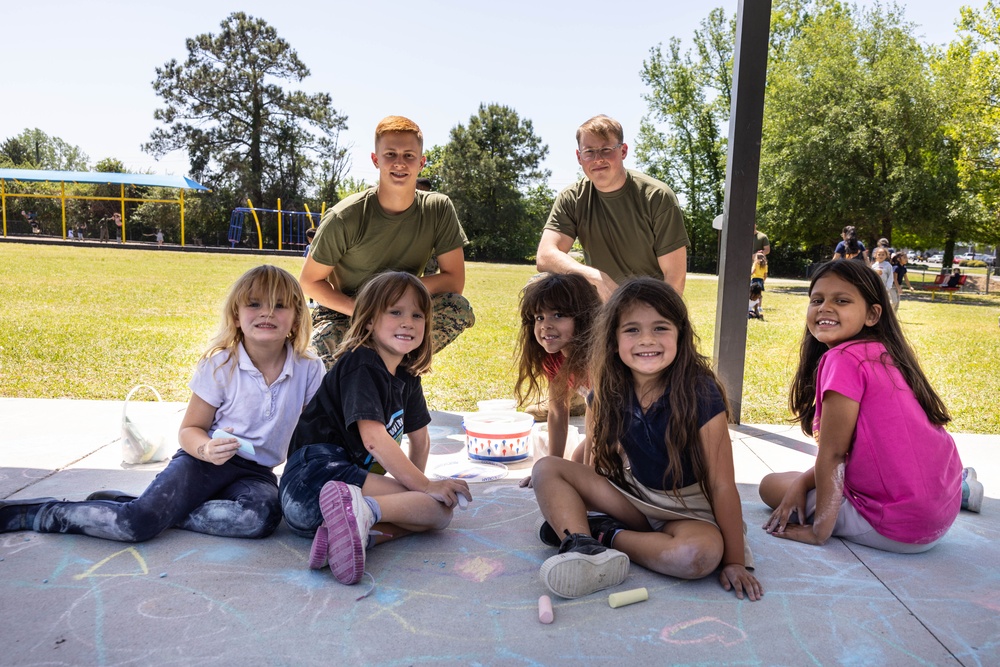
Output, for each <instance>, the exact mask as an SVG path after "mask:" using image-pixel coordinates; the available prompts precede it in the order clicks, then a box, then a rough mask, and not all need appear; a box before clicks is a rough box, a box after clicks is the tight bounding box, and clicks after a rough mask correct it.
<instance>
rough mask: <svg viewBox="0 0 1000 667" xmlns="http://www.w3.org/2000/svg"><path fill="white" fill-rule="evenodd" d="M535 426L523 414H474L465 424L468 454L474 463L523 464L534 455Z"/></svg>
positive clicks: (525, 414) (506, 412)
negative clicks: (532, 447) (532, 444)
mask: <svg viewBox="0 0 1000 667" xmlns="http://www.w3.org/2000/svg"><path fill="white" fill-rule="evenodd" d="M534 423H535V420H534V418H533V417H532V416H531V415H529V414H527V413H524V412H514V411H513V410H510V411H504V412H474V413H472V414H470V415H468V416H467V417H466V418H465V420H464V421H463V423H462V425H463V426H464V427H465V449H466V452H467V453H468V455H469V458H470V459H473V460H475V461H497V462H499V463H510V462H512V461H523V460H524V459H526V458H528V456H529V455H530V454H531V425H532V424H534Z"/></svg>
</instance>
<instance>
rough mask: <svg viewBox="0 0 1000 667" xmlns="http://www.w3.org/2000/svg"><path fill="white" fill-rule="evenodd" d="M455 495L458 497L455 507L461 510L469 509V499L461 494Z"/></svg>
mask: <svg viewBox="0 0 1000 667" xmlns="http://www.w3.org/2000/svg"><path fill="white" fill-rule="evenodd" d="M455 495H456V496H457V497H458V501H457V505H458V506H459V507H460V508H461V509H463V510H465V509H469V499H468V498H466V497H465V496H464V495H463V494H461V493H456V494H455Z"/></svg>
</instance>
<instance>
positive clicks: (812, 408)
mask: <svg viewBox="0 0 1000 667" xmlns="http://www.w3.org/2000/svg"><path fill="white" fill-rule="evenodd" d="M829 274H833V275H835V276H838V277H839V278H842V279H843V280H845V281H847V282H848V283H850V284H852V285H854V286H855V287H857V288H858V292H860V293H861V298H862V299H864V301H865V303H866V304H867V306H868V308H871V307H872V306H874V305H877V306H880V307H881V309H882V315H881V316H880V317H879V319H878V322H876V323H875V324H874V325H872V326H868V325H865V326H864V327H863V328H862V329H861V332H860V333H858V335H857V336H855V338H854V340H856V341H869V340H871V341H877V342H879V343H882V345H884V346H885V350H886V354H885V355H883V357H882V359H881V361H882V363H883V364H885V365H886V366H888V365H893V366H895V367H896V368H898V369H899V372H900V373H901V374H902V375H903V379H904V380H906V384H907V385H909V387H910V389H911V390H912V391H913V394H914V396H916V398H917V402H918V403H920V407H921V408H923V410H924V413H925V414H926V415H927V419H929V420H930V422H931V423H932V424H936V425H938V426H944V425H945V424H947V423H948V422H950V421H951V415H949V414H948V408H946V407H945V405H944V401H942V400H941V397H940V396H938V395H937V393H936V392H935V391H934V388H933V387H931V383H930V382H929V381H928V380H927V376H926V375H924V372H923V371H922V370H920V363H919V362H918V361H917V355H916V354H915V353H914V351H913V348H911V347H910V344H909V343H908V342H906V337H905V336H904V335H903V329H902V327H901V326H900V325H899V320H898V319H897V318H896V312H895V311H894V310H893V309H892V306H891V305H890V304H889V293H888V291H886V289H885V286H884V285H882V282H881V279H880V278H879V276H878V274H877V273H875V272H874V271H872V270H871V269H869V268H868V267H867V266H865V265H864V263H862V262H855V261H852V260H848V259H835V260H833V261H831V262H827V263H826V264H823V265H821V266H820V267H819V268H818V269H816V272H815V273H814V274H813V277H812V280H811V281H810V283H809V294H810V296H811V295H812V291H813V287H814V286H815V285H816V281H817V280H819V279H820V278H822V277H823V276H826V275H829ZM828 349H829V348H828V347H827V346H826V345H825V344H823V343H821V342H819V341H818V340H816V339H815V338H814V337H813V335H812V334H811V333H809V327H808V326H806V330H805V332H804V333H803V334H802V345H801V346H800V349H799V367H798V370H796V371H795V376H794V377H793V378H792V386H791V389H790V390H789V394H788V407H789V409H790V410H791V411H792V415H794V418H793V421H796V422H798V423H799V425H800V426H801V427H802V432H803V433H805V434H806V435H808V436H812V434H813V418H814V417H815V416H816V369H817V367H818V366H819V360H820V357H822V356H823V354H825V353H826V351H827V350H828Z"/></svg>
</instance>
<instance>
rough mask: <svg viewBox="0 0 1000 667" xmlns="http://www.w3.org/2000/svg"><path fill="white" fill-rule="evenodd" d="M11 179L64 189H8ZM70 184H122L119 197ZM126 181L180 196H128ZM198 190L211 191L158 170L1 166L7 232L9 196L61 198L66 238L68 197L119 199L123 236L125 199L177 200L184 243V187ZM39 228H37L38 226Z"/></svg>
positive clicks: (0, 205)
mask: <svg viewBox="0 0 1000 667" xmlns="http://www.w3.org/2000/svg"><path fill="white" fill-rule="evenodd" d="M8 183H59V185H60V189H61V193H60V194H58V195H55V194H38V193H30V192H8V191H7V184H8ZM67 183H69V184H71V185H80V184H87V185H117V186H119V188H120V191H119V196H117V197H97V196H86V195H80V194H66V184H67ZM126 185H139V186H147V187H161V188H175V189H177V190H179V193H178V197H177V199H146V198H133V197H126V196H125V186H126ZM185 190H199V191H203V192H208V191H209V189H208V188H206V187H205V186H204V185H202V184H201V183H198V182H196V181H192V180H191V179H190V178H187V177H186V176H160V175H158V174H122V173H117V172H103V171H52V170H48V169H0V211H2V223H3V235H4V236H7V198H8V197H20V198H29V199H30V198H34V199H58V200H60V201H61V203H62V237H63V238H66V200H67V199H85V200H107V201H116V202H119V203H120V205H121V211H120V213H121V222H122V225H121V239H122V240H123V241H124V239H125V202H139V203H142V202H157V203H164V204H178V205H179V206H180V214H181V225H180V232H181V245H182V246H183V245H184V191H185ZM35 231H36V232H37V229H36V230H35Z"/></svg>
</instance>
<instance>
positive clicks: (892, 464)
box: [760, 260, 982, 553]
mask: <svg viewBox="0 0 1000 667" xmlns="http://www.w3.org/2000/svg"><path fill="white" fill-rule="evenodd" d="M789 406H790V408H791V410H792V413H793V414H794V415H795V418H796V421H798V422H799V423H800V424H801V426H802V430H803V432H804V433H805V434H806V435H812V436H815V438H816V440H817V443H818V445H819V451H818V454H817V457H816V465H815V467H814V468H812V469H811V470H808V471H806V472H804V473H797V472H784V473H772V474H770V475H767V476H766V477H764V479H763V480H761V483H760V496H761V499H762V500H763V501H764V502H765V503H767V505H768V506H770V507H771V508H773V509H774V512H773V513H772V514H771V517H770V518H769V519H768V521H767V523H766V524H765V525H764V529H765V530H766V531H767V532H768V533H771V534H772V535H774V536H776V537H782V538H786V539H792V540H796V541H799V542H806V543H809V544H823V543H825V542H826V541H827V540H828V539H829V538H830V537H831V536H836V537H841V538H844V539H846V540H849V541H851V542H856V543H858V544H863V545H865V546H869V547H874V548H876V549H882V550H885V551H894V552H898V553H917V552H921V551H926V550H928V549H930V548H931V547H932V546H934V545H935V544H936V543H937V542H938V540H940V539H941V538H942V537H943V536H944V534H945V533H946V532H947V531H948V528H949V527H950V526H951V524H952V523H953V522H954V521H955V517H956V516H958V511H959V508H960V507H962V506H964V501H963V470H962V463H961V461H960V460H959V457H958V450H957V449H956V447H955V441H954V440H953V439H952V437H951V436H950V435H949V434H948V432H947V431H945V429H944V425H945V424H947V423H948V422H949V421H950V420H951V417H950V416H949V415H948V410H947V408H946V407H945V406H944V403H943V402H942V401H941V398H940V397H939V396H938V395H937V393H935V391H934V389H933V388H932V387H931V386H930V383H929V382H928V380H927V378H926V376H925V375H924V374H923V371H921V370H920V365H919V363H918V362H917V359H916V356H915V355H914V353H913V350H912V349H911V348H910V346H909V344H908V343H907V342H906V339H905V338H904V336H903V332H902V329H901V328H900V325H899V321H898V320H897V319H896V314H895V312H894V311H893V309H892V307H891V306H890V305H889V301H888V292H887V291H886V290H885V288H884V287H883V285H882V284H880V280H879V277H878V275H876V274H875V272H874V271H871V270H870V269H868V268H867V267H865V266H864V265H863V264H862V263H861V262H851V261H842V260H834V261H832V262H828V263H827V264H824V265H823V266H822V267H820V269H819V270H818V271H817V272H816V273H815V275H814V276H813V279H812V282H811V284H810V286H809V308H808V311H807V314H806V331H805V334H804V336H803V340H802V349H801V352H800V356H799V368H798V371H797V373H796V375H795V378H794V379H793V381H792V389H791V395H790V397H789ZM969 470H970V472H969V473H968V477H969V480H968V484H970V485H978V487H979V489H978V490H979V497H980V498H981V496H982V493H981V490H982V485H980V484H979V483H978V482H977V481H976V480H975V473H974V471H971V469H969ZM980 502H981V501H980Z"/></svg>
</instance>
